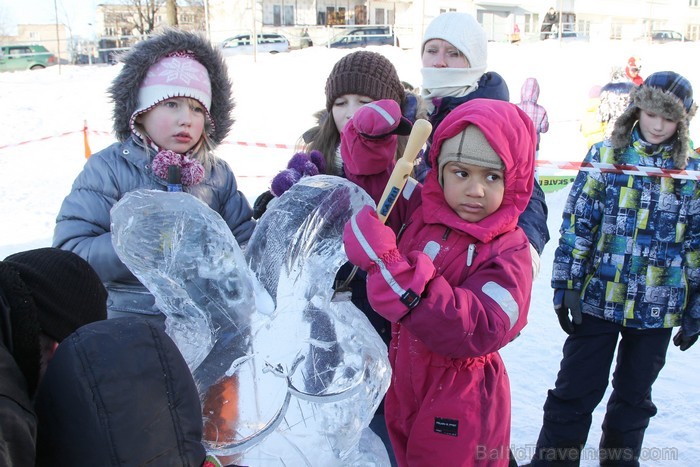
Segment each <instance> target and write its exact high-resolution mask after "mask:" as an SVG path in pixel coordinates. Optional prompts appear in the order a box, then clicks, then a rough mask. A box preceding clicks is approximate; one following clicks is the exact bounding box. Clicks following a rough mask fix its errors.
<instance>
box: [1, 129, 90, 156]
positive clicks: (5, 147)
mask: <svg viewBox="0 0 700 467" xmlns="http://www.w3.org/2000/svg"><path fill="white" fill-rule="evenodd" d="M82 132H83V130H76V131H66V132H63V133H59V134H57V135H51V136H44V137H43V138H39V139H32V140H27V141H20V142H18V143H10V144H4V145H2V146H0V151H1V150H3V149H8V148H14V147H17V146H22V145H25V144H30V143H38V142H41V141H47V140H50V139H54V138H62V137H64V136H68V135H73V134H75V133H82Z"/></svg>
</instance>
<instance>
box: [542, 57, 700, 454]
mask: <svg viewBox="0 0 700 467" xmlns="http://www.w3.org/2000/svg"><path fill="white" fill-rule="evenodd" d="M696 108H697V106H696V104H695V103H694V102H693V91H692V87H691V85H690V83H689V82H688V80H686V79H685V78H684V77H682V76H680V75H678V74H677V73H674V72H671V71H665V72H660V73H654V74H652V75H651V76H649V77H648V78H647V79H646V80H645V81H644V83H643V84H642V85H641V86H640V87H635V89H633V90H632V92H631V94H630V106H629V107H628V109H627V110H626V111H625V112H624V113H623V114H622V115H621V116H620V117H619V118H618V119H617V121H616V122H615V127H614V131H613V132H612V137H611V139H610V140H606V141H604V142H599V143H597V144H596V145H594V146H593V147H592V148H591V149H590V150H589V152H588V155H587V156H586V159H585V161H586V162H592V163H594V164H595V163H603V164H621V165H630V166H636V167H641V168H642V169H643V168H644V167H651V168H654V169H666V170H700V159H699V158H698V155H697V154H696V153H694V152H693V151H691V149H690V145H689V137H688V124H689V122H690V119H691V118H692V117H693V115H694V114H695V111H696ZM699 188H700V187H699V186H698V181H697V180H693V179H689V180H680V179H673V178H671V177H659V176H647V175H645V174H644V172H643V170H640V171H639V172H638V173H635V174H634V175H630V174H628V173H605V172H587V171H581V172H579V174H578V176H577V178H576V181H575V182H574V184H573V186H572V188H571V192H570V193H569V198H568V200H567V203H566V206H565V208H564V213H563V218H564V221H563V223H562V226H561V229H560V232H561V238H560V240H559V247H558V248H557V250H556V252H555V255H554V268H553V271H552V287H553V288H554V309H555V312H556V314H557V317H558V319H559V322H560V324H561V327H562V329H563V330H564V331H565V332H566V333H567V334H569V337H568V338H567V339H566V342H565V343H564V348H563V358H562V361H561V367H560V370H559V374H558V376H557V380H556V383H555V388H554V389H552V390H550V391H549V392H548V395H547V401H546V402H545V404H544V420H543V425H542V429H541V431H540V435H539V439H538V441H537V449H536V451H535V455H534V458H533V461H532V465H538V466H539V465H578V460H579V459H580V456H581V450H582V448H583V446H584V445H585V444H586V440H587V437H588V431H589V429H590V424H591V418H592V416H591V414H592V412H593V410H594V409H595V408H596V406H597V405H598V404H599V403H600V401H601V400H602V398H603V396H604V394H605V391H606V388H607V385H608V379H609V374H610V366H611V364H612V361H613V357H614V355H615V351H616V348H617V363H616V367H615V371H614V374H613V383H612V384H613V391H612V394H611V395H610V400H609V401H608V404H607V410H606V414H605V418H604V420H603V426H602V429H603V433H602V438H601V440H600V462H601V465H613V464H614V465H632V466H638V465H639V457H640V453H641V450H642V441H643V438H644V432H645V430H646V427H647V426H648V425H649V420H650V418H651V417H653V416H654V415H655V414H656V406H655V405H654V403H653V402H652V399H651V388H652V384H653V383H654V381H655V380H656V378H657V376H658V375H659V372H660V371H661V369H662V368H663V366H664V363H665V359H666V351H667V348H668V344H669V341H670V340H671V331H672V328H673V327H675V326H680V330H679V332H678V333H677V334H676V336H675V337H674V338H673V342H674V344H675V345H677V346H678V347H680V349H681V350H686V349H687V348H688V347H690V346H691V345H693V343H695V341H696V340H697V338H698V333H700V294H698V291H699V290H700V261H698V259H699V258H698V250H699V249H700V229H699V226H700V216H698V213H699V212H700V209H699V208H700V189H699ZM620 336H621V339H620V340H619V344H618V339H619V338H620Z"/></svg>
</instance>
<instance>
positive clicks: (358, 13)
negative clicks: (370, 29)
mask: <svg viewBox="0 0 700 467" xmlns="http://www.w3.org/2000/svg"><path fill="white" fill-rule="evenodd" d="M355 24H367V7H366V6H364V5H355Z"/></svg>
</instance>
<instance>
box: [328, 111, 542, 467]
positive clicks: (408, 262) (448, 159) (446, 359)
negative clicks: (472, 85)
mask: <svg viewBox="0 0 700 467" xmlns="http://www.w3.org/2000/svg"><path fill="white" fill-rule="evenodd" d="M400 116H401V113H400V110H399V108H398V105H397V104H396V103H395V102H393V101H388V100H383V101H376V102H373V103H371V104H367V105H365V106H364V107H362V108H361V109H360V110H358V111H357V112H356V113H355V115H354V116H353V118H352V119H351V121H350V123H348V124H347V125H346V126H345V129H344V130H343V135H342V138H341V141H342V149H341V151H342V157H343V162H344V164H345V171H346V175H347V177H348V179H350V180H352V181H354V182H356V183H357V184H359V185H360V186H362V187H363V188H364V189H366V190H367V192H368V193H369V194H370V195H371V196H372V197H373V198H374V199H375V201H377V200H378V199H379V197H380V196H381V194H382V192H383V190H384V187H385V184H386V183H387V181H388V178H389V175H390V174H391V171H392V168H393V165H394V150H395V145H396V136H395V135H393V134H392V132H393V131H394V130H395V128H396V127H397V126H398V123H399V120H400V118H401V117H400ZM536 138H537V136H536V133H535V130H534V127H533V124H532V121H531V120H530V118H529V117H528V116H527V115H526V114H525V113H524V112H523V111H522V110H520V109H518V108H517V107H516V106H515V105H513V104H510V103H508V102H501V101H496V100H492V99H474V100H471V101H469V102H467V103H465V104H462V105H460V106H459V107H457V108H456V109H454V110H453V111H452V112H450V114H449V115H448V116H447V117H446V118H445V119H444V121H443V122H442V123H440V125H439V126H438V128H437V129H436V131H435V135H434V139H433V145H432V147H431V149H430V154H429V157H430V160H431V162H432V163H431V167H432V168H431V171H430V172H429V174H428V176H427V178H426V180H425V184H424V185H420V184H416V183H412V182H411V180H409V183H408V184H407V186H406V188H404V190H403V192H402V193H401V195H400V196H399V198H400V199H399V200H398V202H397V204H396V206H395V207H394V209H393V211H392V213H391V215H390V216H389V219H388V222H387V224H388V225H384V224H383V223H382V222H381V221H379V220H378V219H377V216H376V214H375V213H374V211H373V210H372V209H371V208H370V207H365V208H364V209H363V210H361V211H360V212H359V213H358V214H357V215H355V216H353V218H351V220H350V221H348V223H347V225H346V226H345V232H344V236H343V240H344V244H345V250H346V252H347V255H348V258H349V259H350V261H351V262H352V263H353V264H356V265H357V266H359V267H360V268H361V269H363V270H366V271H367V272H368V274H367V294H368V297H369V301H370V303H371V305H372V307H373V308H374V309H375V310H376V311H377V312H378V313H379V314H381V315H382V316H384V317H385V318H386V319H388V320H389V321H391V322H392V323H393V324H392V341H391V345H390V348H389V359H390V361H391V365H392V370H393V376H392V381H391V386H390V387H389V390H388V392H387V395H386V408H385V418H386V422H387V427H388V430H389V435H390V437H391V442H392V444H393V447H394V451H395V454H396V459H397V461H398V463H399V465H400V466H428V465H437V466H450V467H452V466H474V465H484V466H485V465H489V466H501V465H502V466H505V465H508V462H509V443H510V421H511V420H510V414H511V406H510V386H509V382H508V376H507V373H506V368H505V365H504V363H503V361H502V360H501V357H500V355H499V354H498V349H500V348H501V347H503V346H505V345H506V344H508V343H509V342H510V341H511V340H513V339H514V338H515V337H516V336H517V335H518V333H519V332H520V330H521V329H522V328H523V327H524V326H525V324H526V321H527V313H528V308H529V305H530V293H531V288H532V265H531V258H530V249H529V247H528V240H527V238H526V236H525V234H524V233H523V231H522V230H521V229H520V228H519V227H517V221H518V216H519V214H520V213H521V212H522V211H523V210H524V209H525V207H526V205H527V202H528V200H529V199H530V194H531V192H532V185H533V171H534V155H535V144H536ZM499 190H500V194H499ZM397 237H398V240H397ZM397 245H398V246H397Z"/></svg>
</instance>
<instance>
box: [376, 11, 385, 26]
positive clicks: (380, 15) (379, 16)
mask: <svg viewBox="0 0 700 467" xmlns="http://www.w3.org/2000/svg"><path fill="white" fill-rule="evenodd" d="M385 12H386V10H385V9H384V8H375V9H374V24H386V17H385V16H384V13H385Z"/></svg>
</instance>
